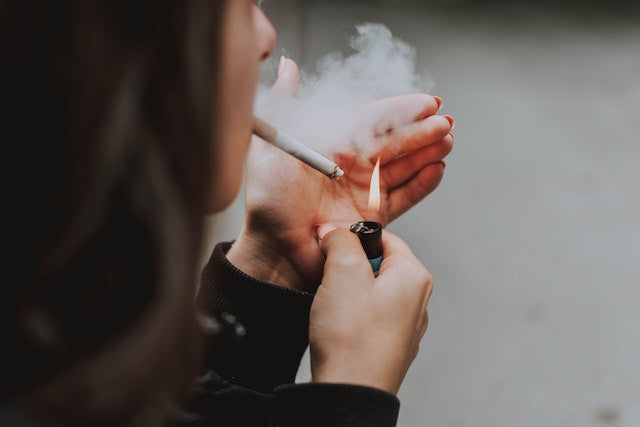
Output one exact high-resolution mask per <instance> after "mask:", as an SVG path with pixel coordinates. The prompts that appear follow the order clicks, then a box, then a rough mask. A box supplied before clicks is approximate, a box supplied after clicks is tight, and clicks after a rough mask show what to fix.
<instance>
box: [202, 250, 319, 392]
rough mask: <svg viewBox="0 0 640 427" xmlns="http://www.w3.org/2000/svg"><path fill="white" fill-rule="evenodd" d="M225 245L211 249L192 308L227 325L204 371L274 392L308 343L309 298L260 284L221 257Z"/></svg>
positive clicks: (288, 377)
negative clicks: (196, 308)
mask: <svg viewBox="0 0 640 427" xmlns="http://www.w3.org/2000/svg"><path fill="white" fill-rule="evenodd" d="M230 248H231V244H230V243H222V244H219V245H218V246H216V248H215V249H214V251H213V254H212V255H211V259H210V261H209V263H208V264H207V265H206V267H205V269H204V271H203V274H202V282H201V287H200V292H199V295H198V299H197V305H198V308H199V310H200V311H201V312H203V313H205V314H208V315H211V316H218V317H219V318H221V319H222V321H223V322H225V323H226V326H227V328H229V326H231V327H232V329H233V330H232V331H231V333H227V334H225V333H223V334H222V335H221V336H220V337H219V339H218V340H217V342H216V339H215V338H214V342H213V345H212V346H211V350H210V352H209V356H208V358H207V360H208V368H209V369H211V370H213V371H214V372H215V373H216V374H217V375H219V376H220V377H221V378H223V379H224V380H226V381H229V382H231V383H234V384H237V385H240V386H243V387H246V388H249V389H252V390H256V391H258V392H261V393H273V389H274V388H275V387H276V386H278V385H280V384H287V383H291V382H293V381H294V380H295V376H296V372H297V370H298V366H299V365H300V360H301V359H302V355H303V354H304V351H305V350H306V348H307V345H308V340H309V338H308V335H309V312H310V310H311V303H312V302H313V295H312V294H310V293H306V292H301V291H296V290H293V289H288V288H284V287H281V286H276V285H273V284H270V283H266V282H261V281H259V280H256V279H253V278H252V277H249V276H247V275H246V274H244V273H243V272H242V271H240V270H238V269H237V268H236V267H234V266H233V265H232V264H231V263H230V262H229V260H227V258H226V253H227V252H228V250H229V249H230Z"/></svg>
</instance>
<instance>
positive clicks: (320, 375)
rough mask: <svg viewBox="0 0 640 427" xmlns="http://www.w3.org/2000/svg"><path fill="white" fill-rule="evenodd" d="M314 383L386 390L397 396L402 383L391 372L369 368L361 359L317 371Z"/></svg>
mask: <svg viewBox="0 0 640 427" xmlns="http://www.w3.org/2000/svg"><path fill="white" fill-rule="evenodd" d="M314 371H316V372H313V378H312V379H311V381H312V382H315V383H329V384H353V385H359V386H365V387H371V388H376V389H379V390H384V391H387V392H389V393H392V394H397V393H398V390H399V389H400V383H401V381H399V380H398V377H397V376H394V375H392V374H391V370H389V369H386V370H381V369H379V368H378V367H368V366H367V363H363V361H362V360H361V359H359V360H357V361H354V363H345V361H344V360H343V361H342V363H338V364H333V365H332V366H324V367H322V368H318V369H315V370H314Z"/></svg>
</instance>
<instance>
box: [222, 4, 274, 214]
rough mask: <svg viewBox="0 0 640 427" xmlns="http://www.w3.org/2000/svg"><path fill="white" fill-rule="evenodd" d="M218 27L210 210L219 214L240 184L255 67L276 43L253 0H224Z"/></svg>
mask: <svg viewBox="0 0 640 427" xmlns="http://www.w3.org/2000/svg"><path fill="white" fill-rule="evenodd" d="M225 15H226V16H225V19H224V27H223V29H222V31H223V32H222V34H223V37H222V58H223V62H222V69H221V78H222V85H221V86H222V87H221V88H220V91H219V94H220V98H219V102H220V109H219V111H220V112H219V114H220V117H218V118H217V119H216V120H215V121H214V122H215V123H217V124H218V127H219V128H218V129H213V132H215V134H216V135H217V136H218V138H217V141H219V143H218V144H217V145H216V147H215V149H214V156H215V157H214V163H213V164H214V169H213V179H214V182H213V194H214V195H215V198H213V200H212V201H211V203H210V210H211V211H213V212H217V211H220V210H222V209H224V208H226V207H227V206H229V204H231V202H232V201H233V199H235V197H236V196H237V194H238V191H239V189H240V184H241V183H242V173H243V169H244V160H245V157H246V155H247V151H248V149H249V143H250V141H251V134H252V123H253V102H254V96H255V93H256V87H257V84H258V77H259V68H260V63H261V62H262V61H264V60H266V59H267V58H268V57H269V56H270V55H271V53H272V52H273V49H274V48H275V45H276V37H277V36H276V31H275V29H274V28H273V26H272V25H271V23H270V22H269V20H268V19H267V17H266V16H265V15H264V13H263V12H262V10H261V9H260V8H259V7H258V6H257V5H256V3H255V2H254V1H253V0H228V1H227V10H226V12H225Z"/></svg>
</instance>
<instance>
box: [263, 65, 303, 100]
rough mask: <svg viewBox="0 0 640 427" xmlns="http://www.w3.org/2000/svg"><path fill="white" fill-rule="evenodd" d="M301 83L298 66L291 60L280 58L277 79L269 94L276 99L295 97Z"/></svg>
mask: <svg viewBox="0 0 640 427" xmlns="http://www.w3.org/2000/svg"><path fill="white" fill-rule="evenodd" d="M301 82H302V76H301V75H300V69H299V68H298V64H296V63H295V61H293V60H292V59H289V58H286V57H284V56H281V57H280V63H279V65H278V79H277V80H276V82H275V84H274V85H273V87H272V88H271V92H270V93H271V95H273V96H276V97H278V96H289V97H295V96H296V95H297V93H298V88H299V87H300V83H301Z"/></svg>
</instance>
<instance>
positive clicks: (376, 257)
mask: <svg viewBox="0 0 640 427" xmlns="http://www.w3.org/2000/svg"><path fill="white" fill-rule="evenodd" d="M351 232H353V233H355V235H356V236H358V238H359V239H360V243H361V244H362V248H363V249H364V252H365V253H366V254H367V258H368V259H369V264H371V268H372V269H373V273H374V274H375V275H376V276H377V275H378V271H380V265H381V264H382V259H383V253H382V224H380V223H379V222H372V221H360V222H358V223H355V224H353V225H352V226H351Z"/></svg>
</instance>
